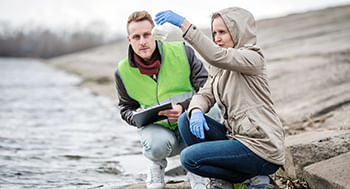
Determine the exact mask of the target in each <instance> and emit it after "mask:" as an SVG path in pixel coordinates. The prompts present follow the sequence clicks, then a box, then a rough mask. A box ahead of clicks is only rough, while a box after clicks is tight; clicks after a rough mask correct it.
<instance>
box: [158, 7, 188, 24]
mask: <svg viewBox="0 0 350 189" xmlns="http://www.w3.org/2000/svg"><path fill="white" fill-rule="evenodd" d="M184 19H185V18H184V17H182V16H180V15H178V14H176V13H174V12H173V11H171V10H167V11H163V12H159V13H158V14H156V18H155V19H154V21H155V22H156V24H160V25H162V24H164V23H165V22H169V23H171V24H173V25H175V26H178V27H180V26H181V24H182V22H183V21H184Z"/></svg>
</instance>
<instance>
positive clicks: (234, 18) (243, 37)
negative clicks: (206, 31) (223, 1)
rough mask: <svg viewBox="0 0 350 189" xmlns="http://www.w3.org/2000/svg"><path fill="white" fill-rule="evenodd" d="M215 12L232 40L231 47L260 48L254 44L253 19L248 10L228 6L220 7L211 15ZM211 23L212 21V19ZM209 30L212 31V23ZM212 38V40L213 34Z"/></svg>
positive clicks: (256, 49)
mask: <svg viewBox="0 0 350 189" xmlns="http://www.w3.org/2000/svg"><path fill="white" fill-rule="evenodd" d="M215 14H218V15H220V16H221V17H222V19H223V20H224V22H225V24H226V27H227V28H228V30H229V32H230V34H231V37H232V40H233V42H234V47H233V48H241V47H245V48H249V49H251V50H255V51H260V48H259V47H257V46H256V42H257V39H256V33H257V32H256V25H255V19H254V16H253V15H252V14H251V13H250V12H249V11H247V10H245V9H242V8H239V7H230V8H226V9H222V10H220V11H218V12H216V13H214V14H213V15H215ZM211 23H213V19H212V20H211ZM211 31H213V24H211ZM212 38H213V40H214V37H213V36H212ZM260 53H261V52H260Z"/></svg>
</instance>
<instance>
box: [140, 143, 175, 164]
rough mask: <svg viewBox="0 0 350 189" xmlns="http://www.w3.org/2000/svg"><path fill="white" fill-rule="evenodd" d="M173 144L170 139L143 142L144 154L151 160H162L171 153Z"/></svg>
mask: <svg viewBox="0 0 350 189" xmlns="http://www.w3.org/2000/svg"><path fill="white" fill-rule="evenodd" d="M173 145H174V144H172V143H171V141H166V142H157V143H152V144H148V145H145V144H144V154H145V156H146V157H148V158H149V159H151V160H162V159H164V158H166V157H168V156H169V155H170V154H171V152H172V150H173Z"/></svg>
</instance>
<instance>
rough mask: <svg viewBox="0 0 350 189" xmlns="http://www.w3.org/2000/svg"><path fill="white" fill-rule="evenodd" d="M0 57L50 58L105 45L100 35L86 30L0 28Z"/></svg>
mask: <svg viewBox="0 0 350 189" xmlns="http://www.w3.org/2000/svg"><path fill="white" fill-rule="evenodd" d="M1 29H2V30H1V31H0V56H11V57H37V58H51V57H55V56H59V55H63V54H67V53H72V52H76V51H81V50H84V49H88V48H92V47H96V46H99V45H102V44H105V43H107V41H106V40H105V37H104V35H103V34H102V33H96V32H92V31H88V30H80V31H72V32H67V31H60V32H56V31H55V32H54V31H51V30H49V29H47V28H39V27H38V28H35V29H30V30H26V31H24V30H20V29H17V30H14V29H12V28H1Z"/></svg>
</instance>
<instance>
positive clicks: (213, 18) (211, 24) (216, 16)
mask: <svg viewBox="0 0 350 189" xmlns="http://www.w3.org/2000/svg"><path fill="white" fill-rule="evenodd" d="M218 17H221V15H220V14H219V13H218V12H214V13H213V14H212V15H211V22H210V33H211V37H212V39H213V41H214V42H215V40H214V34H213V22H214V20H215V18H218Z"/></svg>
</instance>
